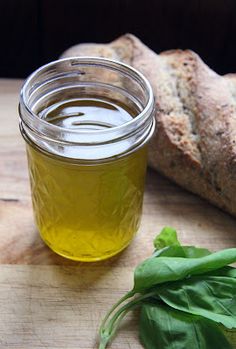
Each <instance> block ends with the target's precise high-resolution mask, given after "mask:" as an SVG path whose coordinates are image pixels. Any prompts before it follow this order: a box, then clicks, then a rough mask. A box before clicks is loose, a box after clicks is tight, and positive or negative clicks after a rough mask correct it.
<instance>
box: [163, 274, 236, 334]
mask: <svg viewBox="0 0 236 349" xmlns="http://www.w3.org/2000/svg"><path fill="white" fill-rule="evenodd" d="M157 295H158V297H159V298H160V299H161V300H162V301H163V302H165V303H166V304H167V305H169V306H170V307H173V308H175V309H178V310H182V311H185V312H187V313H191V314H194V315H200V316H203V317H205V318H208V319H210V320H212V321H215V322H218V323H221V324H222V325H224V326H225V327H227V328H236V279H235V278H231V277H224V276H201V277H196V276H194V277H191V278H189V279H186V280H183V281H176V282H172V283H169V284H168V285H166V287H164V286H162V287H160V288H157Z"/></svg>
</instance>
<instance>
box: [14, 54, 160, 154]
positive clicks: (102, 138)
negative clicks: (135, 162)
mask: <svg viewBox="0 0 236 349" xmlns="http://www.w3.org/2000/svg"><path fill="white" fill-rule="evenodd" d="M76 98H81V99H83V98H84V99H86V98H93V99H97V100H100V101H102V100H103V101H110V102H112V103H114V105H115V104H117V105H124V106H125V107H126V109H127V110H132V111H133V113H132V114H133V115H132V118H131V119H130V120H129V121H125V122H124V123H121V124H118V125H117V122H116V121H115V120H114V123H113V120H111V122H109V124H105V123H101V122H98V120H93V119H92V120H89V122H87V123H85V122H84V123H83V122H78V123H77V124H76V127H73V128H70V127H68V128H67V127H62V126H60V125H57V124H53V123H50V122H48V120H47V119H46V118H45V117H44V115H46V114H45V113H46V111H47V110H49V109H50V108H54V106H56V105H58V104H60V103H63V102H64V101H73V100H75V99H76ZM19 113H20V128H21V131H22V134H23V135H24V137H25V139H26V140H28V141H29V142H31V143H33V144H35V145H36V146H37V147H39V148H40V149H42V150H43V151H46V152H49V153H51V154H55V155H57V156H62V157H67V158H73V159H78V160H83V161H99V160H106V159H109V158H113V157H120V156H123V155H126V154H127V153H129V152H131V151H134V150H135V149H137V148H138V147H140V146H142V145H143V144H145V143H146V142H147V141H148V139H149V138H150V136H151V135H152V133H153V130H154V124H155V122H154V116H153V114H154V97H153V92H152V88H151V86H150V84H149V82H148V81H147V79H146V78H145V77H144V76H143V75H142V74H141V73H139V72H138V71H137V70H135V69H133V68H131V67H130V66H128V65H126V64H123V63H120V62H116V61H113V60H109V59H104V58H92V57H76V58H75V57H73V58H66V59H60V60H57V61H54V62H51V63H49V64H47V65H44V66H43V67H41V68H39V69H38V70H36V71H35V72H34V73H33V74H31V75H30V76H29V77H28V79H27V80H26V81H25V83H24V85H23V87H22V90H21V94H20V104H19Z"/></svg>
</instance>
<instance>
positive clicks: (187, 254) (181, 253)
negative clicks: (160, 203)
mask: <svg viewBox="0 0 236 349" xmlns="http://www.w3.org/2000/svg"><path fill="white" fill-rule="evenodd" d="M209 254H211V252H210V251H209V250H207V249H205V248H198V247H194V246H176V245H173V246H167V247H165V248H163V249H161V250H156V251H155V252H154V253H153V255H152V258H153V257H161V256H162V257H183V258H200V257H204V256H207V255H209Z"/></svg>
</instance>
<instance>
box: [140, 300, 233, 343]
mask: <svg viewBox="0 0 236 349" xmlns="http://www.w3.org/2000/svg"><path fill="white" fill-rule="evenodd" d="M140 339H141V342H142V344H143V346H144V348H146V349H188V348H191V349H233V347H232V346H231V344H230V343H229V342H228V340H227V339H226V337H225V336H224V334H223V333H222V332H221V330H220V329H219V327H218V326H217V325H216V324H215V323H213V322H212V321H210V320H207V319H205V318H201V317H197V316H194V315H190V314H186V313H183V312H180V311H177V310H174V309H171V308H170V307H166V306H163V305H161V304H158V303H157V304H148V303H147V304H144V305H143V306H142V311H141V317H140Z"/></svg>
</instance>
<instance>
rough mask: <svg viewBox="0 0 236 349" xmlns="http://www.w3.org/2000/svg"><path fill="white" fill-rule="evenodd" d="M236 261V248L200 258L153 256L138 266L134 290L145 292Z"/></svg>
mask: <svg viewBox="0 0 236 349" xmlns="http://www.w3.org/2000/svg"><path fill="white" fill-rule="evenodd" d="M235 261H236V248H231V249H226V250H222V251H219V252H215V253H212V254H210V255H207V256H204V257H200V258H183V257H175V258H173V257H162V256H160V257H156V258H153V257H151V258H148V259H146V260H145V261H144V262H142V263H141V264H139V265H138V266H137V267H136V269H135V271H134V287H133V292H143V291H144V290H145V289H148V288H151V287H153V286H155V285H158V284H162V283H164V282H169V281H177V280H182V279H184V278H186V277H189V276H191V275H200V274H204V273H209V272H212V271H213V270H216V269H220V268H222V267H224V266H226V265H228V264H230V263H233V262H235Z"/></svg>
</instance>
